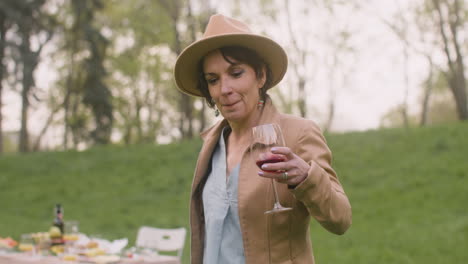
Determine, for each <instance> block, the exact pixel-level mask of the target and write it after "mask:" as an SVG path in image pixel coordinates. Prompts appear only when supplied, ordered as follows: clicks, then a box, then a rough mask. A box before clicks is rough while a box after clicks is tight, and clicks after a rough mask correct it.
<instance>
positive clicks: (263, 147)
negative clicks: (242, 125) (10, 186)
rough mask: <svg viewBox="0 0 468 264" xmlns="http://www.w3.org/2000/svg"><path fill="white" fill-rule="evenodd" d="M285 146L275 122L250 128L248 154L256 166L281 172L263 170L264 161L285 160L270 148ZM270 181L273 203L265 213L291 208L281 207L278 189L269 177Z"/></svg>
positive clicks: (276, 161) (275, 161)
mask: <svg viewBox="0 0 468 264" xmlns="http://www.w3.org/2000/svg"><path fill="white" fill-rule="evenodd" d="M281 146H285V144H284V138H283V134H282V132H281V128H280V126H279V125H277V124H262V125H259V126H256V127H253V128H252V138H251V142H250V146H249V149H250V154H251V156H252V158H253V160H254V161H255V164H257V166H258V167H259V168H260V169H261V170H263V171H265V172H272V173H281V172H283V171H282V170H274V171H271V170H264V169H262V165H263V164H265V163H278V162H282V161H285V156H284V155H280V154H274V153H273V152H272V151H271V149H272V148H273V147H281ZM270 182H271V185H272V189H273V194H274V205H273V209H271V210H268V211H266V212H265V214H272V213H278V212H285V211H289V210H291V209H292V208H289V207H283V206H282V205H281V204H280V201H279V196H278V190H277V188H276V181H275V180H273V178H270Z"/></svg>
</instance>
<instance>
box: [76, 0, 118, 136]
mask: <svg viewBox="0 0 468 264" xmlns="http://www.w3.org/2000/svg"><path fill="white" fill-rule="evenodd" d="M72 6H73V10H74V13H75V17H76V18H77V19H79V20H78V21H77V23H78V25H79V30H81V32H82V33H81V36H83V38H84V40H85V41H86V43H87V50H88V52H89V57H87V58H86V59H85V61H84V65H83V66H84V69H85V72H86V73H85V78H84V83H83V87H82V92H83V103H84V104H85V105H87V106H89V107H90V108H91V111H92V113H93V116H94V123H95V128H94V130H93V131H91V134H90V135H91V138H92V139H93V142H94V143H97V144H107V143H109V142H110V136H111V132H112V122H113V112H112V102H111V97H112V94H111V92H110V89H109V88H108V87H107V84H106V82H105V81H104V78H105V76H106V75H107V72H106V70H105V67H104V60H105V59H106V51H107V47H108V44H109V43H108V41H107V39H106V38H105V37H104V36H103V35H102V33H101V32H100V30H98V29H97V28H96V27H95V26H94V25H93V23H94V20H95V14H96V12H97V11H98V10H101V9H103V8H104V4H103V2H102V1H101V0H93V1H81V0H72Z"/></svg>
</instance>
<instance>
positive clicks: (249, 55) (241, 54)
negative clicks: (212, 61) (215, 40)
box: [197, 46, 272, 108]
mask: <svg viewBox="0 0 468 264" xmlns="http://www.w3.org/2000/svg"><path fill="white" fill-rule="evenodd" d="M218 50H219V51H220V52H221V55H222V56H223V58H224V59H225V60H226V61H227V62H228V63H230V64H235V63H245V64H247V65H249V66H250V67H252V68H253V69H254V71H255V74H256V76H257V79H260V78H262V77H263V69H265V73H266V78H265V84H264V85H263V87H262V88H261V89H260V98H262V99H263V100H266V96H267V93H266V91H267V90H268V88H270V87H271V83H272V73H271V69H270V67H269V66H268V64H267V63H265V61H264V60H263V59H262V58H261V57H260V56H259V55H258V54H257V53H256V52H255V51H253V50H251V49H249V48H245V47H242V46H226V47H222V48H219V49H218ZM232 60H235V62H234V61H232ZM203 62H204V58H202V59H201V60H200V62H199V63H198V82H197V89H198V90H200V91H201V93H202V95H203V97H204V98H205V100H206V103H207V104H208V106H209V107H211V108H213V107H214V106H215V102H214V101H213V98H211V95H210V92H209V90H208V83H207V82H206V79H205V73H204V72H203Z"/></svg>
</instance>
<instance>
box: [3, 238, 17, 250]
mask: <svg viewBox="0 0 468 264" xmlns="http://www.w3.org/2000/svg"><path fill="white" fill-rule="evenodd" d="M16 245H18V242H16V241H15V240H14V239H13V238H11V237H6V238H1V237H0V248H1V247H4V248H14V247H15V246H16Z"/></svg>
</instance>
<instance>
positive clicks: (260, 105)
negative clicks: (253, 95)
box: [257, 99, 265, 108]
mask: <svg viewBox="0 0 468 264" xmlns="http://www.w3.org/2000/svg"><path fill="white" fill-rule="evenodd" d="M264 104H265V101H264V100H262V99H260V100H258V103H257V107H258V108H262V107H263V105H264Z"/></svg>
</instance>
